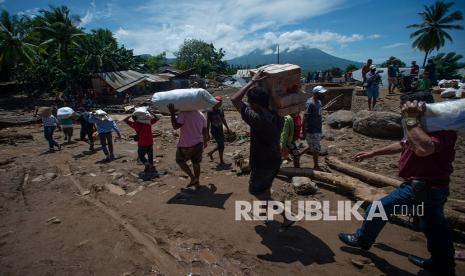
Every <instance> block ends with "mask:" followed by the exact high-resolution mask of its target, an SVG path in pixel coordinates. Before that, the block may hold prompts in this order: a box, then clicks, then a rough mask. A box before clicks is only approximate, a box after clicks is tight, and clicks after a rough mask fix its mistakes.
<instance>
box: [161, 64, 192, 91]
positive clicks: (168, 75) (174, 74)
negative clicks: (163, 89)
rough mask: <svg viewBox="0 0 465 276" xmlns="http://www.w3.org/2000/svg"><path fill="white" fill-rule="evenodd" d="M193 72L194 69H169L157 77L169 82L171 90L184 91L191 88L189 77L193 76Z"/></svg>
mask: <svg viewBox="0 0 465 276" xmlns="http://www.w3.org/2000/svg"><path fill="white" fill-rule="evenodd" d="M193 72H194V69H188V70H179V69H175V68H172V67H168V68H165V69H164V70H162V71H161V73H158V74H157V76H159V77H161V78H164V79H166V80H169V82H170V88H169V89H182V88H189V87H190V86H191V85H190V82H189V77H190V76H191V75H192V73H193ZM169 89H167V90H169Z"/></svg>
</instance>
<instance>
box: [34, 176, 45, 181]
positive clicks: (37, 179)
mask: <svg viewBox="0 0 465 276" xmlns="http://www.w3.org/2000/svg"><path fill="white" fill-rule="evenodd" d="M44 178H45V177H44V176H43V175H39V176H37V177H36V178H34V179H32V182H40V181H42V180H44Z"/></svg>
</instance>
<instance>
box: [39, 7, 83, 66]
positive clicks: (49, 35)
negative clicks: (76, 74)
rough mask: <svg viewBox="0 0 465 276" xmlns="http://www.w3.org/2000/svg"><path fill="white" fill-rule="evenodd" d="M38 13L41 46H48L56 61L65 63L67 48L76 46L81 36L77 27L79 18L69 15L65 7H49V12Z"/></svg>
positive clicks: (80, 31) (43, 10) (45, 10)
mask: <svg viewBox="0 0 465 276" xmlns="http://www.w3.org/2000/svg"><path fill="white" fill-rule="evenodd" d="M39 12H40V13H41V15H40V16H39V17H38V24H39V26H38V27H37V29H38V30H39V32H41V33H42V34H43V37H44V38H45V41H43V42H42V45H48V46H50V47H49V49H51V50H55V53H56V57H57V59H58V60H60V61H66V59H67V58H68V52H69V48H70V47H71V45H76V38H77V37H78V36H81V35H83V32H82V30H81V29H80V28H79V27H78V24H79V22H80V19H79V16H77V15H71V14H70V10H69V9H68V8H67V7H66V6H60V7H54V6H50V10H47V9H42V10H40V11H39ZM49 54H51V53H49Z"/></svg>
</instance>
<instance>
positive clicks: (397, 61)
mask: <svg viewBox="0 0 465 276" xmlns="http://www.w3.org/2000/svg"><path fill="white" fill-rule="evenodd" d="M391 64H395V65H397V66H398V67H405V66H406V65H405V62H403V61H402V60H400V59H398V58H396V57H393V56H391V57H389V58H388V59H387V60H386V61H384V62H383V63H381V65H380V66H381V67H388V66H389V65H391Z"/></svg>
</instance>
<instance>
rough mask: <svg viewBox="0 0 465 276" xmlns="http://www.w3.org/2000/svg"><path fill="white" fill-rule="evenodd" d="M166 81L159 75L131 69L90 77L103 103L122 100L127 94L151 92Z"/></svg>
mask: <svg viewBox="0 0 465 276" xmlns="http://www.w3.org/2000/svg"><path fill="white" fill-rule="evenodd" d="M168 83H169V80H168V79H166V78H163V77H161V76H158V75H153V74H142V73H139V72H136V71H133V70H127V71H115V72H105V73H97V74H95V75H94V78H93V79H92V87H93V89H94V91H95V94H96V97H97V100H98V101H99V102H104V103H115V102H124V100H125V98H126V97H127V96H132V97H134V96H137V95H141V94H145V93H153V92H155V91H156V89H163V85H166V84H168Z"/></svg>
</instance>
